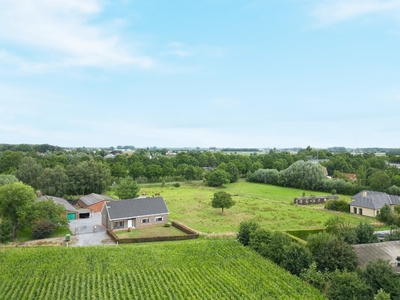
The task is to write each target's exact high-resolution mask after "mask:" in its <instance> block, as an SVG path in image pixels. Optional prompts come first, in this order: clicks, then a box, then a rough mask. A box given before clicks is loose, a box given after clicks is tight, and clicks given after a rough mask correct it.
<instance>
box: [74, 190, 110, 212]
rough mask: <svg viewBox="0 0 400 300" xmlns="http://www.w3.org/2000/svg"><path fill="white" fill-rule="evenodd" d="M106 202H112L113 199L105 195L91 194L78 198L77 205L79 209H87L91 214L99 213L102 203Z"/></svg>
mask: <svg viewBox="0 0 400 300" xmlns="http://www.w3.org/2000/svg"><path fill="white" fill-rule="evenodd" d="M106 201H114V199H112V198H110V197H108V196H106V195H100V194H95V193H91V194H89V195H85V196H82V197H80V198H79V199H78V202H77V204H78V205H79V206H80V207H82V208H87V209H89V210H90V211H92V212H99V211H101V209H102V208H103V205H104V202H106Z"/></svg>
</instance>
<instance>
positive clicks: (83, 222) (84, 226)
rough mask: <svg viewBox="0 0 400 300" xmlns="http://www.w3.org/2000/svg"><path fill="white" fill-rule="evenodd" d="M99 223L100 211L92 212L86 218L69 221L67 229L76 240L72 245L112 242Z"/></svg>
mask: <svg viewBox="0 0 400 300" xmlns="http://www.w3.org/2000/svg"><path fill="white" fill-rule="evenodd" d="M100 224H101V213H100V212H98V213H92V214H91V217H90V218H87V219H78V220H71V221H69V229H70V230H71V232H72V233H73V234H74V235H75V237H76V238H77V240H78V241H77V242H76V243H75V244H74V245H73V246H92V245H104V244H114V243H113V241H112V240H111V239H110V237H109V236H108V235H107V234H106V232H105V230H104V229H103V228H102V227H101V225H100ZM94 226H96V227H95V228H94ZM94 231H96V232H94Z"/></svg>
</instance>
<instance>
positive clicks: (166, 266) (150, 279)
mask: <svg viewBox="0 0 400 300" xmlns="http://www.w3.org/2000/svg"><path fill="white" fill-rule="evenodd" d="M0 299H19V300H20V299H43V300H45V299H52V300H53V299H323V297H322V296H321V295H320V294H319V292H318V291H316V290H315V289H313V288H312V287H311V286H309V285H307V284H305V283H303V282H301V281H300V280H299V279H297V278H296V277H294V276H292V275H290V274H289V273H286V272H285V271H284V270H282V269H280V268H279V267H277V266H276V265H274V264H272V263H270V262H269V261H267V260H265V259H263V258H261V257H260V256H258V255H257V254H256V253H254V252H252V251H250V250H249V249H246V248H244V247H243V246H241V245H240V244H239V243H237V242H235V241H233V240H230V239H222V240H221V239H218V240H212V239H210V240H196V241H184V242H174V243H153V244H143V245H124V246H118V247H117V246H99V247H82V248H81V247H73V248H57V247H36V248H12V249H2V250H0Z"/></svg>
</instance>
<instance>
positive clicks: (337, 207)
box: [325, 200, 349, 212]
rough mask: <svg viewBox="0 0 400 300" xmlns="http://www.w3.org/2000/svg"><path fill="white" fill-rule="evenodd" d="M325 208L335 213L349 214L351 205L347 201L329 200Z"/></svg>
mask: <svg viewBox="0 0 400 300" xmlns="http://www.w3.org/2000/svg"><path fill="white" fill-rule="evenodd" d="M325 208H326V209H329V210H334V211H341V212H349V204H348V203H347V202H346V201H345V200H328V201H326V202H325Z"/></svg>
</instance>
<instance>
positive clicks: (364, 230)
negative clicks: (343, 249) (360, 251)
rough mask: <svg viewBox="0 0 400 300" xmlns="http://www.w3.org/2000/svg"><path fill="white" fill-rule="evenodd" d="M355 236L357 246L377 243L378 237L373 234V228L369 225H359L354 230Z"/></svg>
mask: <svg viewBox="0 0 400 300" xmlns="http://www.w3.org/2000/svg"><path fill="white" fill-rule="evenodd" d="M355 232H356V235H357V244H368V243H377V242H379V240H378V236H377V235H376V234H375V228H374V226H372V225H371V224H369V223H360V224H358V226H357V227H356V228H355Z"/></svg>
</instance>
